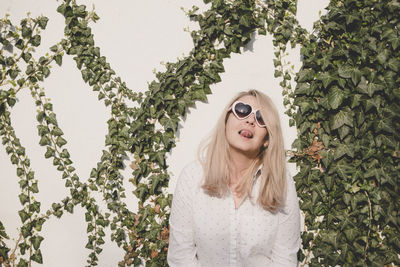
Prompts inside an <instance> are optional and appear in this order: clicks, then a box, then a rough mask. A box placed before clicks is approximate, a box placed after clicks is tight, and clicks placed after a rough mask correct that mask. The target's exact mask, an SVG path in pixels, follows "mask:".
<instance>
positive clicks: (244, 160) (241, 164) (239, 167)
mask: <svg viewBox="0 0 400 267" xmlns="http://www.w3.org/2000/svg"><path fill="white" fill-rule="evenodd" d="M230 160H231V164H232V165H233V166H231V172H232V173H231V175H230V176H231V177H230V179H231V183H232V184H238V183H239V182H240V180H241V179H242V178H243V177H244V175H245V173H246V172H247V170H248V169H249V168H250V166H251V164H252V163H253V162H254V160H255V159H253V158H249V157H248V156H247V155H244V154H242V153H237V152H236V153H235V152H233V151H231V153H230Z"/></svg>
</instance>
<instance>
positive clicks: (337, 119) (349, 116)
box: [329, 109, 353, 130]
mask: <svg viewBox="0 0 400 267" xmlns="http://www.w3.org/2000/svg"><path fill="white" fill-rule="evenodd" d="M345 124H346V125H348V126H351V127H352V126H353V112H351V111H349V110H347V109H346V110H345V109H343V110H340V111H339V112H338V113H336V114H335V115H334V116H333V117H331V119H330V121H329V125H330V127H331V129H332V130H335V129H338V128H339V127H341V126H343V125H345Z"/></svg>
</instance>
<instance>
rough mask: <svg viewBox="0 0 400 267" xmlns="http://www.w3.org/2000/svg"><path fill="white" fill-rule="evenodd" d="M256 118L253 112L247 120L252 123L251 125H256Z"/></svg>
mask: <svg viewBox="0 0 400 267" xmlns="http://www.w3.org/2000/svg"><path fill="white" fill-rule="evenodd" d="M255 119H256V118H255V115H254V113H252V114H250V116H248V117H247V119H246V122H247V123H250V124H251V125H254V123H255V122H256V121H255Z"/></svg>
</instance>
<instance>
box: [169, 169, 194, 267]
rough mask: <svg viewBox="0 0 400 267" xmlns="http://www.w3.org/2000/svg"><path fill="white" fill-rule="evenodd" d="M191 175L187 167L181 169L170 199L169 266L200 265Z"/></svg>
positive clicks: (189, 266)
mask: <svg viewBox="0 0 400 267" xmlns="http://www.w3.org/2000/svg"><path fill="white" fill-rule="evenodd" d="M192 176H193V175H190V174H189V173H188V168H187V167H186V168H185V169H184V170H183V171H182V173H181V175H180V176H179V178H178V182H177V185H176V188H175V193H174V195H173V199H172V207H171V216H170V219H169V225H170V235H169V246H168V255H167V260H168V264H169V266H171V267H175V266H182V267H183V266H185V267H186V266H188V267H191V266H193V267H194V266H196V267H200V266H201V265H200V263H199V261H198V259H197V256H196V246H195V243H194V239H193V212H192V202H193V193H194V188H195V183H194V182H193V177H192Z"/></svg>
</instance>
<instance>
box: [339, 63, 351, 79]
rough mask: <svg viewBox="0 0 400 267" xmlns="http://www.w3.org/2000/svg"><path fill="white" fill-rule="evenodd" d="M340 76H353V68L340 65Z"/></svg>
mask: <svg viewBox="0 0 400 267" xmlns="http://www.w3.org/2000/svg"><path fill="white" fill-rule="evenodd" d="M338 73H339V76H340V77H342V78H345V79H348V78H351V73H352V69H351V67H349V66H346V65H344V66H339V69H338Z"/></svg>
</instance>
